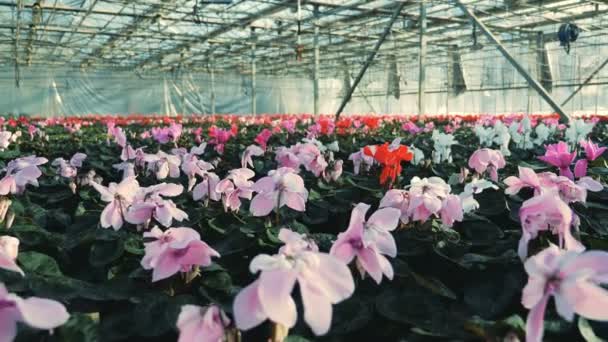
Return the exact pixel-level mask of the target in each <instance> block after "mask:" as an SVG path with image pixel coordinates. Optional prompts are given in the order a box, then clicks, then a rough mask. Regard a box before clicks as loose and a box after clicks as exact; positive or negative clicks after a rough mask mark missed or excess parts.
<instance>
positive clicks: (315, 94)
mask: <svg viewBox="0 0 608 342" xmlns="http://www.w3.org/2000/svg"><path fill="white" fill-rule="evenodd" d="M313 13H314V16H315V19H316V18H318V17H319V5H315V7H314V12H313ZM314 26H315V29H314V40H313V44H314V67H313V75H312V82H313V83H312V85H313V101H314V112H313V113H314V114H315V115H319V25H318V23H317V21H316V20H315V21H314Z"/></svg>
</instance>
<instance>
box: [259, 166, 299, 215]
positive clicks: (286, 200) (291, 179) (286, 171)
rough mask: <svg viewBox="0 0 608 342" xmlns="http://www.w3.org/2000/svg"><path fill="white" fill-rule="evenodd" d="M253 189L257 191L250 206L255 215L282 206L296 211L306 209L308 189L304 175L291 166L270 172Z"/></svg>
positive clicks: (268, 212) (266, 212)
mask: <svg viewBox="0 0 608 342" xmlns="http://www.w3.org/2000/svg"><path fill="white" fill-rule="evenodd" d="M252 190H253V191H254V192H257V194H256V195H255V197H253V199H252V200H251V205H250V207H249V211H250V212H251V213H252V214H253V216H266V215H268V214H270V212H271V211H272V210H273V209H276V210H278V209H279V208H281V207H282V206H288V207H289V208H291V209H293V210H296V211H305V210H306V201H307V200H308V190H306V186H305V185H304V180H303V179H302V177H300V176H299V175H297V174H296V173H295V172H294V170H293V169H291V168H287V167H282V168H279V169H277V170H272V171H270V172H268V176H266V177H263V178H260V179H259V180H258V181H257V182H255V184H254V185H253V187H252Z"/></svg>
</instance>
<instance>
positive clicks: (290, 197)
mask: <svg viewBox="0 0 608 342" xmlns="http://www.w3.org/2000/svg"><path fill="white" fill-rule="evenodd" d="M280 196H281V203H280V206H281V207H282V206H284V205H286V206H288V207H289V208H291V209H293V210H296V211H306V199H305V198H303V197H302V195H301V194H300V193H297V192H287V191H283V192H281V195H280Z"/></svg>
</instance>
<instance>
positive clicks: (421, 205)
mask: <svg viewBox="0 0 608 342" xmlns="http://www.w3.org/2000/svg"><path fill="white" fill-rule="evenodd" d="M450 191H451V188H450V186H449V185H448V184H447V183H446V182H445V181H444V180H443V179H441V178H439V177H429V178H423V179H420V178H419V177H418V176H414V177H413V178H412V180H411V181H410V191H409V195H410V200H409V208H408V212H409V214H410V216H411V218H412V220H414V221H420V222H424V221H426V220H428V219H429V217H431V215H437V216H439V215H440V211H441V208H443V204H444V200H445V199H446V198H447V197H448V195H449V193H450Z"/></svg>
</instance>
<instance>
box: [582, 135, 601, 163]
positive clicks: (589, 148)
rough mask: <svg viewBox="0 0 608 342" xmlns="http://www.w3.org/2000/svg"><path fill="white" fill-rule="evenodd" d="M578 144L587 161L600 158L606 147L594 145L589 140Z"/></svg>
mask: <svg viewBox="0 0 608 342" xmlns="http://www.w3.org/2000/svg"><path fill="white" fill-rule="evenodd" d="M580 144H581V146H582V147H583V149H584V150H585V155H586V157H587V160H589V161H594V160H596V159H597V158H599V157H601V156H602V154H604V152H605V151H606V149H607V147H600V146H599V145H598V144H594V143H593V141H591V140H588V141H585V140H583V141H581V142H580Z"/></svg>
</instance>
